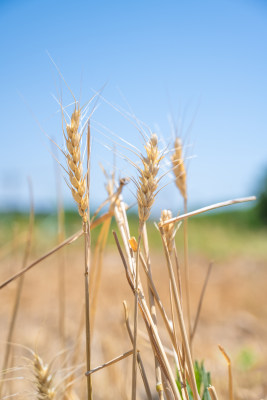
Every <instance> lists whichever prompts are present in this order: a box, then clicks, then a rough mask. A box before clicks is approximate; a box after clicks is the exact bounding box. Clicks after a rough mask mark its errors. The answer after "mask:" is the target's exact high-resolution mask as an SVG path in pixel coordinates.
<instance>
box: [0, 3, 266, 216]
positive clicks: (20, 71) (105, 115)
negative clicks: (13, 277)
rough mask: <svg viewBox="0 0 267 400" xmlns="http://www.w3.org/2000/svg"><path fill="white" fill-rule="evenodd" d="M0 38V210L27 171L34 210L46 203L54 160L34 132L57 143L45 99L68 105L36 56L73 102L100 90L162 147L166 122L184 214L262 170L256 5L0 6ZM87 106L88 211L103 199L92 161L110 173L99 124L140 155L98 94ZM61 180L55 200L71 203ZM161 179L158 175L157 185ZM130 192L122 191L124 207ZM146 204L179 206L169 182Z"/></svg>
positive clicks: (56, 126) (55, 117)
mask: <svg viewBox="0 0 267 400" xmlns="http://www.w3.org/2000/svg"><path fill="white" fill-rule="evenodd" d="M0 37H1V39H0V52H1V64H0V69H1V74H0V88H1V99H2V101H1V111H0V113H1V154H2V157H1V158H0V209H3V208H6V207H7V206H9V207H12V206H23V207H26V208H27V207H28V204H29V201H28V189H27V177H28V176H30V177H31V180H32V182H33V191H34V199H35V204H36V207H39V208H42V207H45V208H48V209H51V208H53V206H55V204H56V195H55V193H56V186H57V184H56V178H55V173H54V162H53V159H52V157H51V155H50V151H51V146H50V143H49V140H48V139H47V138H46V137H45V135H44V133H43V131H45V132H46V133H47V134H48V135H50V136H51V137H53V139H54V140H55V141H56V142H57V143H58V144H59V145H62V144H63V139H62V131H61V119H60V112H59V109H60V108H59V106H58V104H57V102H56V101H55V99H54V96H55V97H57V98H59V96H60V92H61V88H62V101H63V104H64V105H67V104H69V103H71V101H72V100H71V96H70V94H69V92H68V90H67V88H66V85H65V84H64V82H63V81H62V79H60V77H59V75H58V72H57V70H56V68H55V66H54V65H53V64H52V62H51V61H50V59H49V57H48V55H47V52H49V53H50V54H51V57H52V58H53V60H54V61H55V63H56V64H57V65H58V67H59V69H60V71H61V72H62V74H63V76H64V78H65V80H66V82H67V83H68V85H69V86H70V87H71V89H72V91H73V92H74V94H75V96H76V97H77V98H79V97H80V92H81V93H82V94H81V102H82V103H85V102H87V101H88V100H89V99H90V97H91V96H92V95H93V93H94V90H99V89H101V88H102V87H103V85H106V86H105V88H104V90H103V96H104V98H105V99H106V100H107V101H108V102H110V103H111V104H112V105H119V106H120V107H122V108H123V109H125V110H126V112H130V113H132V114H133V113H134V114H135V115H136V117H137V118H138V119H140V120H142V121H143V122H144V123H146V124H147V125H148V126H149V127H150V128H151V129H152V130H155V131H156V132H157V133H159V135H160V137H161V143H162V145H164V143H166V144H167V145H168V146H169V147H168V148H169V149H171V148H172V135H171V129H170V119H171V118H172V119H174V120H175V124H176V125H177V127H178V130H179V134H181V136H182V137H183V139H184V141H185V145H186V147H185V149H186V156H187V157H188V160H187V167H188V182H189V198H190V207H191V208H192V207H194V206H195V205H204V204H210V203H212V202H215V201H220V200H221V201H222V200H227V199H229V198H234V197H241V196H246V195H250V194H254V192H255V189H256V187H257V182H258V179H259V178H260V176H261V173H262V171H263V169H264V168H265V167H266V165H267V3H266V2H265V1H260V0H253V1H252V0H251V1H249V0H243V1H238V0H231V1H227V0H225V1H219V0H218V1H214V0H211V1H208V0H202V1H194V0H186V1H185V0H184V1H180V0H176V1H170V0H166V1H157V0H153V1H139V0H137V1H80V0H77V1H66V0H65V1H62V0H58V1H52V0H45V1H41V0H39V1H37V0H35V1H33V0H20V1H15V0H8V1H4V0H1V1H0ZM98 105H99V107H98V109H97V111H96V113H95V114H94V118H93V119H94V120H92V154H93V156H92V167H91V176H92V185H91V198H92V201H93V202H94V204H97V203H99V202H100V201H101V200H103V199H104V198H105V191H104V179H103V176H102V172H101V171H100V168H99V166H98V163H99V162H102V164H103V165H104V166H105V167H106V168H107V169H110V168H111V165H112V162H113V161H112V160H113V154H112V153H113V152H112V151H110V150H109V149H107V148H106V147H105V144H108V146H111V147H112V146H113V144H112V141H111V140H112V139H114V137H113V138H112V136H111V134H110V133H108V131H105V129H104V127H103V126H105V127H107V128H109V129H110V130H112V131H114V132H115V133H116V134H117V135H119V136H120V137H123V138H124V139H125V140H128V141H130V142H131V143H133V144H134V145H136V146H137V147H138V148H139V149H140V150H141V149H142V140H141V137H140V134H139V133H138V130H137V129H136V128H135V127H134V126H133V123H131V122H130V121H128V120H127V119H126V118H125V115H124V116H123V115H121V114H120V113H119V112H118V111H116V110H115V109H114V108H112V106H110V105H109V104H107V103H106V102H105V100H104V99H100V101H99V103H98ZM68 110H71V107H70V108H68ZM171 116H172V117H171ZM36 121H38V123H37V122H36ZM101 124H102V125H103V126H101ZM40 126H41V127H42V129H41V128H40ZM42 130H43V131H42ZM100 131H101V132H100ZM103 132H106V135H107V136H108V137H106V136H103V134H102V133H103ZM115 140H116V142H118V144H117V145H116V148H117V151H118V152H119V153H120V154H126V153H125V151H124V149H123V148H120V144H122V142H121V141H120V140H119V139H115ZM52 151H53V152H54V153H55V149H53V150H52ZM127 156H130V157H131V158H132V159H133V160H134V161H136V156H135V155H131V154H130V153H129V152H128V153H127ZM165 164H166V163H165ZM117 168H118V172H119V174H120V176H124V175H125V174H128V175H132V174H135V171H134V169H133V168H131V167H130V166H129V164H128V163H127V162H126V161H124V160H123V159H121V157H120V155H118V157H117ZM166 168H167V166H166V165H165V170H166ZM62 175H63V174H62ZM61 180H62V187H63V188H64V200H65V202H66V204H67V205H69V204H72V200H71V197H70V195H69V193H68V188H66V187H65V186H66V185H65V183H64V181H63V179H61ZM171 180H172V176H171V175H170V176H169V177H168V176H167V177H166V178H165V182H164V184H165V183H167V182H168V181H171ZM130 189H131V190H133V187H132V188H130V187H129V188H128V189H127V190H126V191H125V196H126V197H127V200H128V201H129V202H132V201H133V199H134V197H133V195H132V194H131V190H130ZM157 206H158V207H165V208H174V209H177V208H180V207H181V200H180V197H179V196H178V194H177V192H176V191H175V188H174V184H173V183H171V184H170V185H168V186H167V187H166V188H164V189H163V190H162V192H161V193H160V195H159V197H158V201H157Z"/></svg>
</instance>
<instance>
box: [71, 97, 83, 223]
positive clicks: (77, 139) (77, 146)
mask: <svg viewBox="0 0 267 400" xmlns="http://www.w3.org/2000/svg"><path fill="white" fill-rule="evenodd" d="M80 120H81V110H80V107H79V105H78V106H77V105H75V110H74V111H73V113H72V115H71V120H70V124H66V131H67V136H66V135H65V139H66V147H67V153H66V159H67V164H68V175H69V180H70V184H71V186H70V187H71V193H72V196H73V198H74V200H75V202H76V204H77V206H78V211H79V214H80V216H81V217H82V219H83V222H85V223H86V222H87V208H88V193H87V191H86V174H85V176H83V166H82V158H81V133H80V132H79V125H80Z"/></svg>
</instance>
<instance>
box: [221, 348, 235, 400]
mask: <svg viewBox="0 0 267 400" xmlns="http://www.w3.org/2000/svg"><path fill="white" fill-rule="evenodd" d="M218 347H219V349H220V351H221V353H222V354H223V356H224V358H225V359H226V362H227V365H228V384H229V400H234V390H233V376H232V365H231V359H230V357H229V356H228V354H227V353H226V351H225V350H224V348H223V347H222V346H218Z"/></svg>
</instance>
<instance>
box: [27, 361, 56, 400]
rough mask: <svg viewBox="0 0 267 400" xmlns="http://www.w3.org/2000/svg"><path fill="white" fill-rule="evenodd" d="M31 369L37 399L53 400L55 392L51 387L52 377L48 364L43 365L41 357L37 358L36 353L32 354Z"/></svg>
mask: <svg viewBox="0 0 267 400" xmlns="http://www.w3.org/2000/svg"><path fill="white" fill-rule="evenodd" d="M33 369H34V376H35V384H36V388H37V399H38V400H52V399H54V397H55V395H56V391H55V388H54V387H53V375H52V374H51V372H50V366H49V365H48V364H44V362H43V360H42V359H41V357H39V356H38V355H37V354H36V353H35V354H34V360H33Z"/></svg>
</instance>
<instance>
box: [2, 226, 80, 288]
mask: <svg viewBox="0 0 267 400" xmlns="http://www.w3.org/2000/svg"><path fill="white" fill-rule="evenodd" d="M82 235H83V231H82V230H81V231H78V232H76V233H74V235H72V236H70V237H69V238H68V239H66V240H64V242H62V243H60V244H59V245H58V246H56V247H54V248H53V249H52V250H50V251H49V252H48V253H45V254H44V255H43V256H41V257H40V258H38V259H37V260H35V261H34V262H33V263H31V264H30V265H28V266H27V267H25V268H23V269H22V270H21V271H19V272H17V273H16V274H15V275H13V276H11V277H10V278H9V279H7V280H6V281H5V282H3V283H2V284H1V285H0V290H1V289H3V288H4V287H5V286H7V285H8V284H9V283H11V282H13V281H14V280H15V279H17V278H19V277H20V276H22V275H24V274H25V273H26V272H28V271H29V270H30V269H31V268H33V267H35V265H37V264H39V263H40V262H41V261H43V260H45V259H46V258H47V257H49V256H51V255H52V254H54V253H55V252H57V251H58V250H60V249H61V248H62V247H64V246H66V245H67V244H70V243H73V242H75V240H77V239H78V238H79V237H80V236H82Z"/></svg>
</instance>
